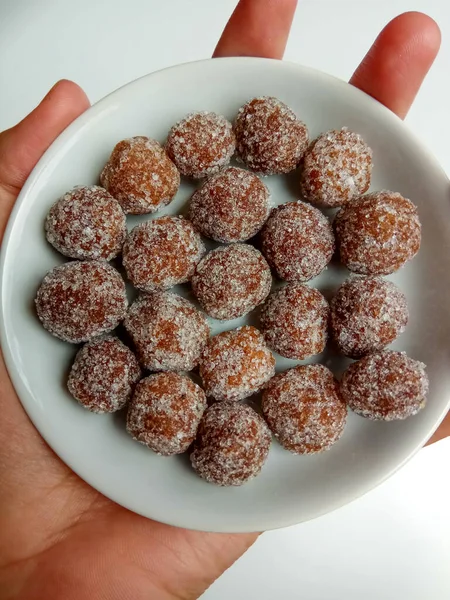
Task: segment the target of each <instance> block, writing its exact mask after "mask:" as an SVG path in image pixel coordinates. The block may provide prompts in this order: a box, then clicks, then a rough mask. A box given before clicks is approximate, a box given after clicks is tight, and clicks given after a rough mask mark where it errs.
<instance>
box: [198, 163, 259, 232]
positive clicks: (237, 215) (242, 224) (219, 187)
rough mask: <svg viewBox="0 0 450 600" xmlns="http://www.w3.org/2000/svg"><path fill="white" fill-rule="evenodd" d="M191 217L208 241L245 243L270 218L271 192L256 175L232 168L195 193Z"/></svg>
mask: <svg viewBox="0 0 450 600" xmlns="http://www.w3.org/2000/svg"><path fill="white" fill-rule="evenodd" d="M189 216H190V219H191V221H192V222H193V224H194V225H195V227H197V229H198V230H199V231H200V232H201V233H202V234H203V235H204V236H206V237H209V238H211V239H213V240H216V241H217V242H245V241H246V240H248V239H250V238H251V237H253V236H254V235H256V234H257V233H258V231H259V230H260V229H261V227H262V226H263V225H264V223H265V221H266V219H267V217H268V216H269V190H268V189H267V188H266V186H265V185H264V184H263V183H262V181H261V180H260V179H259V178H258V177H257V176H256V175H254V174H253V173H250V172H249V171H244V169H237V168H236V167H228V168H227V169H225V170H224V171H222V172H221V173H218V174H217V175H214V176H213V177H210V178H209V179H208V180H207V181H206V183H205V184H204V185H203V187H201V188H200V189H199V190H197V191H196V192H195V193H194V195H193V196H192V200H191V205H190V210H189Z"/></svg>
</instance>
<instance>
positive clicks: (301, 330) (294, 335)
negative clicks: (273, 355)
mask: <svg viewBox="0 0 450 600" xmlns="http://www.w3.org/2000/svg"><path fill="white" fill-rule="evenodd" d="M329 312H330V311H329V307H328V302H327V301H326V300H325V298H324V297H323V296H322V294H321V293H320V292H319V290H316V289H313V288H309V287H307V286H306V285H301V284H296V285H295V284H293V285H287V286H285V287H283V288H281V289H279V290H277V291H276V292H273V293H272V294H271V295H270V296H269V297H268V299H267V301H266V302H265V304H264V306H263V308H262V311H261V332H262V334H263V335H264V338H265V340H266V342H267V345H268V346H269V348H270V349H271V350H273V351H274V352H278V354H280V355H281V356H285V357H286V358H294V359H297V360H303V359H304V358H307V357H308V356H313V355H314V354H319V353H320V352H323V350H324V348H325V344H326V342H327V337H328V318H329Z"/></svg>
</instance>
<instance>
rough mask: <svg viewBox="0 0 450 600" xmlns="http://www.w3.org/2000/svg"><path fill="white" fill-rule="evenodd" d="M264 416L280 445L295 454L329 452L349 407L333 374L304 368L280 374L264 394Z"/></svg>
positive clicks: (322, 368)
mask: <svg viewBox="0 0 450 600" xmlns="http://www.w3.org/2000/svg"><path fill="white" fill-rule="evenodd" d="M262 411H263V416H264V418H265V419H266V421H267V423H268V425H269V427H270V429H271V430H272V432H273V434H274V435H275V437H276V438H277V440H278V441H279V442H280V444H281V445H282V446H283V447H284V448H286V450H289V451H290V452H293V453H294V454H315V453H317V452H322V451H324V450H328V449H329V448H330V447H331V446H332V445H333V444H335V443H336V442H337V441H338V439H339V438H340V437H341V435H342V433H343V431H344V427H345V423H346V420H347V408H346V406H345V403H344V402H343V400H342V398H341V396H340V394H339V389H338V383H337V381H336V380H335V379H334V376H333V373H332V372H331V371H330V370H329V369H327V368H326V367H324V366H323V365H304V366H299V367H295V368H293V369H289V370H288V371H285V372H284V373H279V374H278V375H276V376H275V377H274V378H273V379H271V380H270V382H269V383H268V385H267V386H266V388H265V390H264V392H263V399H262Z"/></svg>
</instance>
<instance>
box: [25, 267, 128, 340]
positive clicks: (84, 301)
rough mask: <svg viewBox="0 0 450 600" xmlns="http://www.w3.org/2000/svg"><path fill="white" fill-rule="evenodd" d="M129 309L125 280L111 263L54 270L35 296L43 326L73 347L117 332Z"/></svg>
mask: <svg viewBox="0 0 450 600" xmlns="http://www.w3.org/2000/svg"><path fill="white" fill-rule="evenodd" d="M127 305H128V302H127V296H126V292H125V283H124V281H123V279H122V277H121V276H120V275H119V273H118V272H117V271H116V270H115V269H113V267H111V266H110V265H109V264H108V263H106V262H97V261H88V262H83V261H74V262H68V263H65V264H63V265H60V266H58V267H55V268H54V269H52V270H51V271H49V272H48V273H47V275H46V276H45V277H44V279H43V281H42V283H41V286H40V288H39V290H38V293H37V296H36V311H37V314H38V317H39V319H40V321H41V323H42V325H43V326H44V327H45V328H46V329H47V330H48V331H49V332H50V333H51V334H53V335H54V336H56V337H58V338H60V339H62V340H64V341H65V342H72V343H73V344H79V343H80V342H87V341H89V340H91V339H92V338H93V337H96V336H98V335H101V334H102V333H107V332H109V331H112V330H113V329H115V328H116V327H117V325H118V324H119V323H120V321H121V320H122V319H123V318H124V317H125V313H126V310H127Z"/></svg>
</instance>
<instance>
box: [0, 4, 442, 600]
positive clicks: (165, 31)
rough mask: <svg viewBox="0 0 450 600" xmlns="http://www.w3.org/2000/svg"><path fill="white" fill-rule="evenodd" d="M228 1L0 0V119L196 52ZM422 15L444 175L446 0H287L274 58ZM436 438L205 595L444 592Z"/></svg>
mask: <svg viewBox="0 0 450 600" xmlns="http://www.w3.org/2000/svg"><path fill="white" fill-rule="evenodd" d="M235 4H236V1H235V0H125V1H123V0H0V130H1V129H4V128H6V127H8V126H10V125H12V124H13V123H14V122H16V121H17V120H18V119H20V118H21V117H22V116H24V114H25V113H26V112H27V111H29V110H30V109H31V108H32V107H33V106H34V105H35V104H36V103H37V102H38V101H39V99H40V98H41V97H42V96H43V95H44V94H45V92H46V91H47V89H48V88H49V87H50V86H51V85H52V84H53V83H54V82H55V81H56V80H58V79H60V78H62V77H66V78H71V79H74V80H75V81H77V82H78V83H80V84H81V85H82V86H83V87H84V89H85V90H86V92H87V93H88V95H89V97H90V98H91V100H92V101H95V100H97V99H99V98H100V97H102V96H103V95H105V94H107V93H108V92H110V91H112V90H113V89H115V88H117V87H118V86H120V85H122V84H124V83H127V82H128V81H130V80H132V79H134V78H136V77H139V76H140V75H144V74H145V73H147V72H149V71H153V70H156V69H160V68H162V67H165V66H169V65H172V64H176V63H179V62H185V61H189V60H196V59H199V58H204V57H206V56H208V55H210V53H211V51H212V49H213V47H214V45H215V42H216V40H217V39H218V36H219V34H220V32H221V30H222V27H223V25H224V23H225V22H226V19H227V18H228V16H229V14H230V13H231V11H232V10H233V8H234V6H235ZM406 10H422V11H426V12H428V14H430V15H431V16H433V17H434V18H435V19H436V20H437V21H438V23H439V25H440V26H441V29H442V32H443V45H442V51H441V54H440V57H439V59H438V61H437V62H436V64H435V66H434V67H433V70H432V72H431V73H430V75H429V77H428V79H427V81H426V83H425V85H424V87H423V89H422V91H421V93H420V94H419V97H418V98H417V101H416V104H415V106H414V108H413V110H412V111H411V113H410V116H409V118H408V122H409V125H410V127H411V128H412V129H414V130H415V132H416V133H417V134H418V135H419V136H420V137H421V138H422V139H423V140H424V142H425V143H426V144H427V145H428V147H429V148H430V149H431V150H432V151H433V152H434V153H435V154H436V155H437V157H438V158H439V160H440V161H441V163H442V164H443V166H444V168H445V169H446V170H447V173H450V143H449V136H450V122H449V121H450V120H449V113H450V5H449V3H448V1H447V0H300V2H299V8H298V11H297V15H296V18H295V22H294V25H293V28H292V33H291V37H290V41H289V45H288V48H287V52H286V59H288V60H293V61H301V62H302V63H304V64H307V65H310V66H313V67H317V68H319V69H322V70H324V71H328V72H330V73H332V74H334V75H337V76H339V77H342V78H348V77H349V76H350V75H351V73H352V71H353V69H354V68H355V67H356V65H357V63H358V61H359V59H360V58H361V57H362V56H363V54H364V53H365V51H366V50H367V48H368V47H369V45H370V43H371V42H372V41H373V39H374V38H375V36H376V35H377V33H378V31H379V30H380V29H381V28H382V26H383V25H384V24H385V23H386V22H387V21H388V20H389V19H391V18H392V17H394V16H395V15H397V14H399V13H401V12H403V11H406ZM449 464H450V440H446V441H445V442H441V443H439V444H437V445H435V446H433V447H429V448H426V449H424V450H422V451H421V452H420V453H419V454H418V455H417V456H416V458H415V459H414V460H413V461H411V462H410V463H409V465H407V467H405V468H404V469H403V470H402V471H401V472H400V473H398V474H397V475H396V476H394V477H393V478H392V479H391V480H390V481H388V482H387V483H385V484H383V485H382V486H380V487H379V488H378V489H377V490H375V491H373V492H371V493H370V494H368V495H366V496H365V497H364V498H362V499H360V500H358V501H356V502H354V503H353V504H351V505H349V506H347V507H345V508H343V509H341V510H339V511H336V512H334V513H332V514H330V515H327V516H325V517H322V518H321V519H318V520H316V521H313V522H310V523H306V524H303V525H300V526H297V527H292V528H290V529H285V530H281V531H277V532H271V533H267V534H265V535H264V536H263V537H262V538H261V539H260V540H259V541H258V542H257V544H256V545H255V546H254V547H253V548H252V549H251V550H250V551H249V552H248V553H247V554H246V556H245V557H244V558H242V559H241V560H240V561H239V562H238V563H237V564H236V565H234V566H233V567H232V568H231V569H230V570H229V571H228V572H227V573H226V574H225V575H224V576H223V577H222V578H221V579H220V580H219V581H218V582H216V583H215V584H214V585H213V586H212V588H210V590H209V591H208V592H207V593H206V594H205V596H204V599H205V600H228V599H229V598H236V599H237V600H240V599H243V600H244V599H247V598H258V599H259V600H269V599H270V600H272V599H274V598H277V600H278V599H280V600H297V599H299V598H301V599H304V600H403V599H405V600H406V599H407V600H448V599H449V598H450V516H449V513H450V477H449V472H450V468H449Z"/></svg>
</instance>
